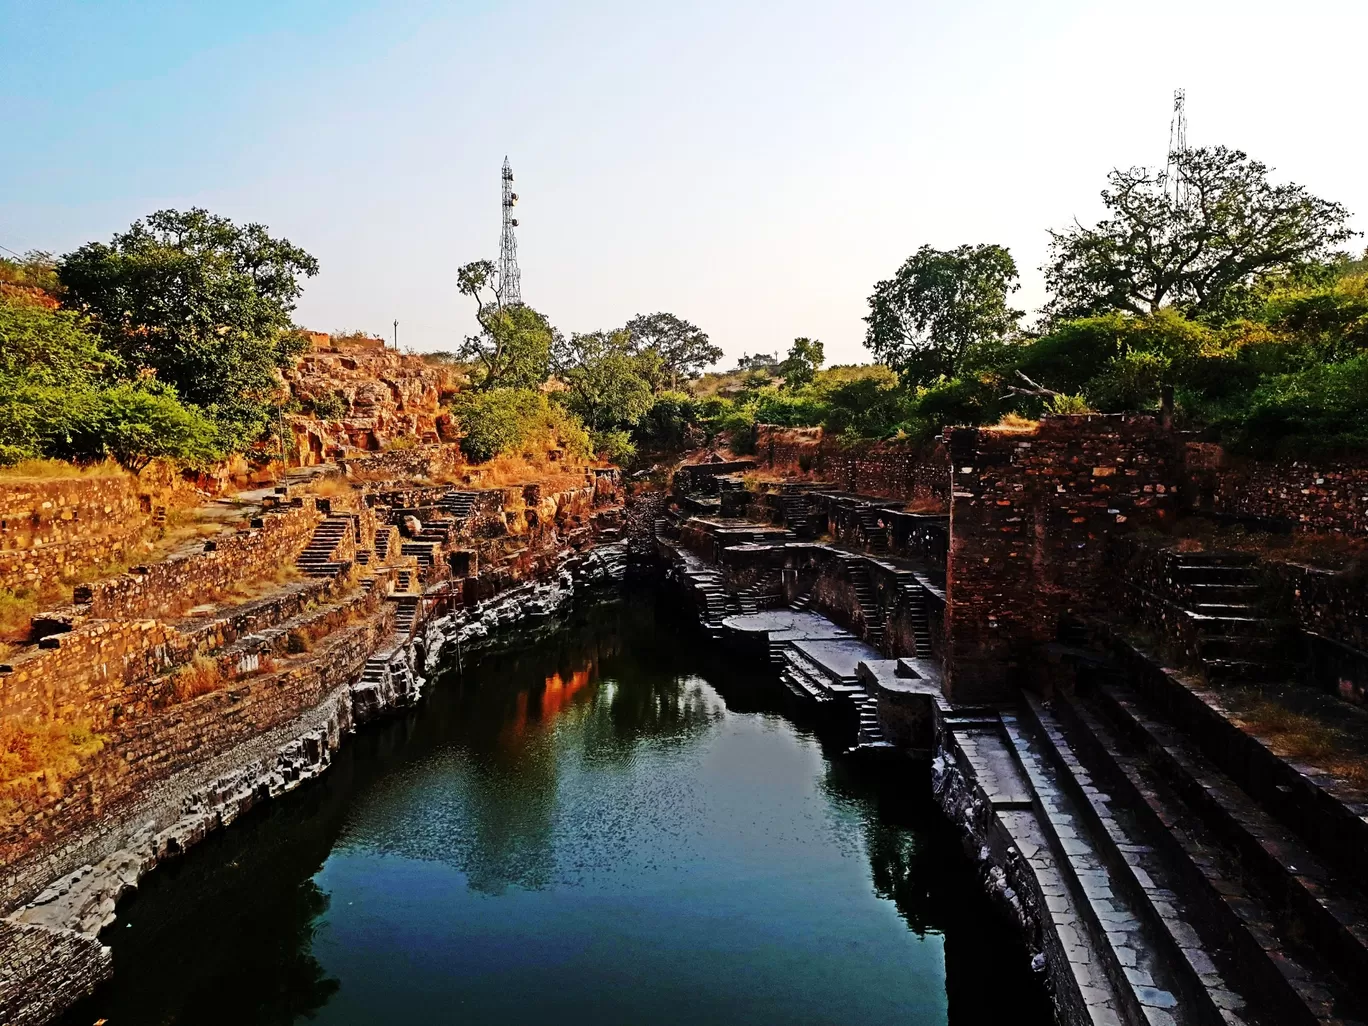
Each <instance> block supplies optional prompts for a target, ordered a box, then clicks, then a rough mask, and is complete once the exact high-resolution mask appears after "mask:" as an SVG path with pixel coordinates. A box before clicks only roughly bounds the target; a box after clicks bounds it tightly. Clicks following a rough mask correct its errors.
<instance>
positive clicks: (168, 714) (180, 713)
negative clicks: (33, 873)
mask: <svg viewBox="0 0 1368 1026" xmlns="http://www.w3.org/2000/svg"><path fill="white" fill-rule="evenodd" d="M393 610H394V606H393V605H392V604H390V603H385V604H383V605H382V606H381V608H380V609H379V610H378V611H377V612H376V613H374V614H373V615H372V617H371V618H370V619H368V620H366V621H365V622H362V623H360V624H355V625H352V626H347V627H343V628H342V629H340V630H338V631H336V632H335V633H334V634H331V635H329V636H328V637H327V638H325V639H324V640H323V641H322V642H321V643H320V644H319V646H318V648H317V649H315V650H314V651H312V652H310V653H308V654H307V655H302V656H299V657H297V658H296V659H294V660H291V661H290V664H289V665H287V666H285V667H284V668H282V669H280V670H276V671H272V672H268V673H262V674H259V675H257V676H255V677H252V678H249V679H247V680H243V681H239V682H236V683H235V684H234V685H233V686H230V687H226V688H222V689H219V690H216V691H213V692H210V693H209V694H206V695H203V696H200V697H198V698H193V699H190V700H188V701H184V702H176V703H172V704H170V705H168V706H165V707H164V708H161V709H156V710H152V711H150V712H149V713H148V714H147V715H144V716H140V717H136V718H127V719H123V720H120V721H119V722H118V723H117V724H116V725H115V726H113V727H111V728H110V732H109V735H108V737H107V739H106V743H105V746H104V748H103V750H102V751H100V752H99V753H98V754H96V755H94V756H92V757H90V759H88V760H87V761H86V762H85V763H84V764H83V765H82V766H81V768H80V770H79V772H78V773H76V774H75V775H74V776H71V777H68V778H66V779H63V780H61V781H53V780H19V781H12V782H11V783H10V784H9V785H7V786H6V787H5V790H4V794H3V799H4V801H3V802H0V809H3V811H0V865H4V866H5V867H6V869H5V873H4V878H3V879H4V883H5V891H4V892H3V893H4V894H5V896H6V897H8V898H9V899H11V900H14V899H16V898H19V899H21V900H22V896H21V895H18V894H15V893H12V891H11V887H10V885H9V880H10V879H16V880H17V879H19V878H20V877H23V876H24V874H25V870H26V867H25V865H24V860H25V859H26V857H28V856H30V855H34V854H36V853H39V852H43V851H48V850H51V849H52V847H53V846H54V845H56V844H58V843H60V841H61V839H62V838H63V837H65V836H68V835H70V834H73V833H74V832H77V831H79V830H83V829H86V828H88V827H89V826H90V825H91V824H92V823H95V822H98V821H101V820H106V819H107V820H110V821H113V820H114V819H115V818H117V814H118V810H119V808H120V807H121V806H122V805H124V804H126V803H128V802H129V801H131V800H133V799H135V798H137V797H138V796H139V795H140V794H141V793H142V792H143V791H144V789H146V788H147V787H148V786H150V785H151V784H153V783H155V782H156V781H159V780H164V779H166V778H167V777H169V776H170V775H172V774H174V773H176V772H178V771H180V770H182V769H184V768H187V767H190V766H193V765H197V764H199V763H201V762H204V761H205V760H207V759H209V758H211V757H212V756H213V755H214V754H215V753H216V752H219V751H222V750H225V749H226V748H228V747H230V746H231V745H234V744H236V743H238V742H241V741H244V740H247V739H249V738H251V737H254V736H257V735H260V734H263V733H265V732H266V731H268V730H270V729H271V728H273V727H274V726H276V725H278V724H281V723H285V722H287V721H288V720H290V719H291V718H293V717H295V716H298V715H299V714H300V713H301V712H303V711H304V710H306V709H308V708H310V707H312V706H314V705H316V704H317V703H318V702H319V701H320V700H321V699H322V698H323V696H324V695H325V694H326V693H327V692H328V691H329V690H331V689H332V688H334V687H336V686H337V685H338V684H339V683H345V682H347V681H349V680H355V679H357V678H358V677H359V676H360V674H361V670H362V668H363V667H364V665H365V663H366V660H367V659H368V658H369V657H370V655H371V654H372V653H373V652H374V651H375V650H376V648H377V647H378V646H379V644H380V643H381V641H382V640H383V639H384V638H385V637H387V636H388V635H389V634H390V632H391V631H392V630H393Z"/></svg>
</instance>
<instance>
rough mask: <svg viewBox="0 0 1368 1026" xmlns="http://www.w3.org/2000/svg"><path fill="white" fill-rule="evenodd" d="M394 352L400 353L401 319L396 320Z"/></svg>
mask: <svg viewBox="0 0 1368 1026" xmlns="http://www.w3.org/2000/svg"><path fill="white" fill-rule="evenodd" d="M394 351H395V352H396V353H397V352H398V351H399V318H397V317H396V318H395V319H394Z"/></svg>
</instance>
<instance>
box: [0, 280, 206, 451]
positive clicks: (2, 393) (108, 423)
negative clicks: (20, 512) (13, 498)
mask: <svg viewBox="0 0 1368 1026" xmlns="http://www.w3.org/2000/svg"><path fill="white" fill-rule="evenodd" d="M120 370H121V363H120V361H119V359H118V357H116V356H115V355H114V354H112V353H109V352H107V351H105V350H104V349H103V348H101V344H100V340H99V339H98V338H96V337H95V335H94V334H93V333H91V332H90V331H88V330H86V327H85V325H84V324H83V322H82V319H81V317H79V316H78V315H77V314H75V313H73V312H71V311H67V310H52V309H49V308H48V307H46V306H42V305H39V304H35V303H31V302H25V301H15V300H10V299H0V463H15V462H18V461H20V460H24V459H31V458H34V457H40V456H45V457H55V458H62V459H74V460H82V461H85V460H102V459H104V458H105V457H106V456H113V457H114V458H115V459H117V460H118V461H119V462H120V463H121V464H123V466H125V467H127V468H128V469H129V470H132V471H134V472H137V471H140V470H142V468H143V467H145V466H146V465H147V464H148V463H149V462H150V461H151V460H153V459H156V458H158V457H167V458H170V459H174V460H176V461H177V462H179V463H182V464H186V465H193V466H202V465H204V464H207V463H209V462H211V461H213V460H215V459H217V458H219V457H220V456H222V455H223V449H222V444H221V439H220V435H219V432H218V430H217V427H216V425H215V424H214V423H213V422H211V421H209V420H207V419H206V418H205V417H204V416H203V415H202V414H201V413H200V412H199V411H198V410H197V409H195V408H194V407H193V406H188V405H186V404H184V403H182V402H181V401H180V400H179V398H178V397H177V395H176V391H175V389H174V388H172V387H171V386H170V385H167V384H165V383H163V382H160V381H157V380H155V379H151V378H146V377H142V378H135V379H133V380H128V379H120V378H119V377H118V374H119V372H120Z"/></svg>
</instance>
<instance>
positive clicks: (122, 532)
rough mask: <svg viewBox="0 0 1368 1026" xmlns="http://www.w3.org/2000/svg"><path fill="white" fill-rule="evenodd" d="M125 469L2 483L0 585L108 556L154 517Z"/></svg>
mask: <svg viewBox="0 0 1368 1026" xmlns="http://www.w3.org/2000/svg"><path fill="white" fill-rule="evenodd" d="M150 513H151V510H150V506H149V508H147V509H146V510H145V509H144V503H143V502H142V500H141V499H140V497H139V495H138V488H137V481H136V479H134V478H133V477H131V476H129V475H125V474H120V475H117V476H113V475H111V476H108V477H98V476H87V477H74V478H55V479H52V480H24V479H21V478H15V479H6V480H5V481H4V482H3V484H0V589H6V590H10V591H14V590H17V589H20V588H27V587H33V586H35V585H39V584H41V583H43V582H44V581H51V580H53V579H55V578H60V577H64V576H67V575H68V574H71V573H73V572H76V571H78V570H81V569H84V568H85V567H88V566H91V565H93V564H97V563H100V562H104V561H106V560H110V559H113V558H115V557H116V556H118V555H119V554H120V553H122V552H123V550H124V547H125V546H126V545H127V544H128V543H129V541H130V540H132V539H133V538H135V537H137V535H138V533H139V532H140V531H141V530H142V529H143V528H144V527H145V526H146V525H147V524H148V523H149V522H150Z"/></svg>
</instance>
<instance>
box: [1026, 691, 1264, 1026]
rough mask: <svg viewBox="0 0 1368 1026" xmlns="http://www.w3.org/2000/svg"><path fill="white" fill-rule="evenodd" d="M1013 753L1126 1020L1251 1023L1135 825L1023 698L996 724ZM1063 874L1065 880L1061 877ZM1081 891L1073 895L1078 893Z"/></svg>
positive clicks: (1215, 939) (1167, 870) (1215, 945)
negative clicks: (1014, 713)
mask: <svg viewBox="0 0 1368 1026" xmlns="http://www.w3.org/2000/svg"><path fill="white" fill-rule="evenodd" d="M1003 722H1004V729H1005V730H1006V733H1007V736H1008V739H1009V742H1010V744H1011V747H1012V750H1013V754H1014V755H1015V756H1016V757H1017V759H1018V762H1019V764H1020V765H1021V766H1022V768H1023V772H1024V774H1025V775H1026V777H1027V779H1028V781H1029V783H1030V784H1031V787H1032V791H1033V793H1034V795H1035V797H1036V799H1037V801H1039V802H1040V803H1041V808H1042V813H1043V820H1044V822H1045V826H1046V830H1047V833H1048V834H1049V835H1050V836H1051V838H1052V844H1053V846H1054V849H1055V854H1056V857H1057V859H1058V861H1059V862H1060V864H1061V866H1062V867H1064V869H1066V870H1068V871H1070V872H1072V874H1073V881H1074V888H1075V899H1076V903H1077V905H1078V907H1079V908H1080V910H1081V912H1082V916H1083V919H1084V921H1085V922H1086V923H1087V925H1088V928H1089V930H1090V931H1091V933H1092V939H1093V942H1094V946H1095V949H1096V950H1097V951H1098V953H1099V955H1100V956H1101V960H1100V962H1099V966H1100V968H1101V969H1102V970H1103V971H1104V972H1105V973H1106V974H1107V977H1108V979H1109V980H1110V981H1111V984H1112V986H1113V989H1114V990H1115V991H1116V992H1117V994H1118V995H1119V998H1120V1000H1121V1002H1122V1004H1123V1005H1124V1006H1125V1007H1126V1011H1127V1012H1128V1015H1127V1018H1128V1019H1129V1021H1133V1022H1159V1023H1179V1024H1183V1023H1187V1024H1199V1023H1200V1024H1213V1026H1214V1024H1223V1026H1237V1024H1240V1023H1248V1022H1251V1021H1253V1020H1251V1019H1250V1018H1249V1017H1248V1016H1247V1013H1246V1011H1245V1007H1246V1005H1247V1002H1246V1000H1245V998H1244V996H1243V995H1242V994H1240V993H1239V992H1237V991H1236V990H1234V989H1233V988H1232V987H1231V986H1230V985H1229V983H1228V982H1227V976H1228V974H1229V973H1230V972H1231V966H1230V964H1229V962H1230V960H1229V959H1228V957H1226V955H1225V954H1224V953H1223V952H1222V949H1221V946H1220V938H1219V936H1216V935H1213V934H1210V933H1208V935H1206V936H1204V935H1203V934H1202V933H1201V932H1200V931H1199V929H1198V927H1197V924H1198V923H1199V922H1201V920H1200V918H1199V916H1198V915H1197V914H1195V913H1194V911H1193V909H1192V908H1191V907H1190V906H1189V904H1188V903H1187V902H1186V901H1185V899H1184V898H1183V897H1182V895H1181V893H1180V891H1179V889H1178V888H1176V887H1175V881H1176V874H1175V872H1174V871H1173V869H1172V867H1171V866H1170V865H1169V864H1168V863H1167V862H1166V861H1165V860H1164V859H1163V858H1162V857H1161V856H1160V855H1159V854H1158V853H1156V852H1155V851H1154V849H1153V847H1152V846H1151V845H1150V843H1148V842H1149V837H1148V834H1147V831H1146V829H1145V825H1144V824H1143V823H1139V822H1137V821H1136V820H1135V818H1134V817H1133V816H1131V815H1130V814H1129V812H1128V811H1127V805H1126V804H1125V803H1124V802H1123V801H1121V800H1120V799H1119V798H1118V796H1117V795H1116V794H1115V793H1114V792H1113V791H1112V789H1111V788H1110V787H1109V786H1108V782H1107V781H1106V780H1105V779H1103V778H1099V777H1096V776H1095V775H1094V774H1093V773H1092V772H1091V771H1090V770H1089V769H1088V767H1087V764H1086V762H1085V758H1086V753H1084V754H1083V755H1082V756H1081V755H1080V753H1079V751H1078V750H1076V749H1075V748H1074V746H1073V745H1072V744H1071V743H1070V739H1069V736H1068V735H1067V734H1066V733H1065V731H1064V729H1063V728H1062V727H1061V725H1060V724H1059V722H1058V721H1057V720H1056V719H1055V717H1054V714H1053V712H1052V711H1051V710H1049V709H1047V708H1045V707H1044V706H1043V705H1041V704H1040V703H1039V702H1038V701H1037V700H1035V699H1034V698H1030V699H1028V705H1027V708H1026V710H1025V715H1024V718H1023V719H1022V720H1020V721H1018V720H1017V719H1016V718H1015V717H1008V716H1004V717H1003ZM1067 875H1068V874H1067V873H1066V876H1067ZM1080 892H1081V893H1080Z"/></svg>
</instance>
